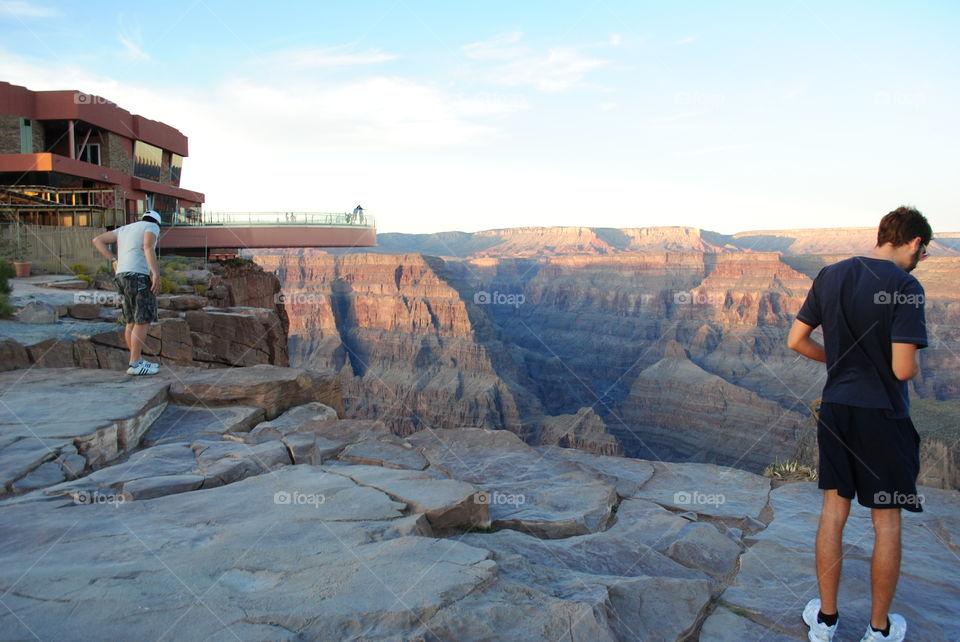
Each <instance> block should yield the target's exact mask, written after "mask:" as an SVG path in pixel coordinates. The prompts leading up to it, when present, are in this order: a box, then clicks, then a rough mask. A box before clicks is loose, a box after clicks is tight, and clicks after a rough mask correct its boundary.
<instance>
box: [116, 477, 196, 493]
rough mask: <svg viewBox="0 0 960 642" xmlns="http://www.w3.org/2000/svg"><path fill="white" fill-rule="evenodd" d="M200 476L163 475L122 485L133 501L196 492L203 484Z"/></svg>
mask: <svg viewBox="0 0 960 642" xmlns="http://www.w3.org/2000/svg"><path fill="white" fill-rule="evenodd" d="M203 479H204V478H203V476H201V475H164V476H161V477H141V478H140V479H134V480H132V481H129V482H127V483H125V484H124V485H123V490H124V492H126V493H129V494H130V496H131V497H132V498H133V499H150V498H151V497H161V496H163V495H173V494H176V493H185V492H187V491H191V490H196V489H198V488H200V486H201V485H202V484H203Z"/></svg>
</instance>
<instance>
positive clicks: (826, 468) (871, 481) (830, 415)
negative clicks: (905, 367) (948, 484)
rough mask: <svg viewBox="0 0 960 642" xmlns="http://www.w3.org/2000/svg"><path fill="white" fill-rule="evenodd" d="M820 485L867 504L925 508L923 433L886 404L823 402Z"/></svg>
mask: <svg viewBox="0 0 960 642" xmlns="http://www.w3.org/2000/svg"><path fill="white" fill-rule="evenodd" d="M817 441H818V446H819V450H820V466H819V470H818V476H819V479H820V481H819V484H818V486H819V487H820V488H822V489H824V490H831V489H836V490H837V493H838V494H839V495H840V496H841V497H846V498H847V499H853V498H854V497H856V498H857V501H858V502H860V504H862V505H863V506H866V507H868V508H904V509H906V510H909V511H913V512H915V513H919V512H922V511H923V495H919V494H917V475H919V474H920V435H919V434H918V433H917V430H916V428H914V426H913V422H912V421H910V418H909V417H904V418H899V419H898V418H894V417H890V411H889V410H884V409H882V408H859V407H857V406H848V405H845V404H841V403H829V402H824V403H823V404H821V406H820V421H819V422H818V423H817Z"/></svg>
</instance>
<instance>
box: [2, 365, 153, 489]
mask: <svg viewBox="0 0 960 642" xmlns="http://www.w3.org/2000/svg"><path fill="white" fill-rule="evenodd" d="M167 385H168V384H167V383H166V382H164V381H158V380H142V379H139V380H133V379H131V378H130V377H128V376H127V375H126V374H124V373H115V372H110V371H105V370H83V369H79V368H61V369H45V368H33V369H31V370H29V371H28V372H24V373H21V372H17V371H14V372H9V373H4V374H0V388H5V389H6V393H5V394H4V397H3V404H0V435H2V436H4V437H13V438H17V439H18V441H16V442H14V443H13V444H11V445H9V446H7V447H6V448H4V449H3V450H2V451H0V472H2V474H3V476H4V477H5V478H7V479H11V478H15V477H17V476H19V475H20V474H22V473H23V472H26V471H28V470H31V469H32V468H33V467H34V465H35V464H36V461H37V460H36V455H37V453H38V452H40V451H42V450H45V448H33V449H28V450H26V451H23V446H22V445H21V446H18V444H19V443H20V442H23V443H24V444H26V443H39V442H40V440H38V439H36V438H37V437H40V438H41V439H47V440H52V441H53V442H54V443H69V442H71V441H72V442H73V444H75V445H76V446H77V449H78V451H79V454H80V455H81V456H83V457H84V458H85V459H86V461H87V463H88V464H89V465H91V466H102V465H104V464H106V463H107V462H109V461H111V460H113V459H115V458H116V457H117V456H119V455H120V454H122V453H124V452H127V451H130V450H133V449H134V448H136V447H137V446H138V444H139V443H140V439H141V437H142V436H143V434H144V433H145V432H146V431H147V429H148V428H149V427H150V425H151V424H152V423H153V422H154V420H155V419H156V418H157V417H158V416H159V415H160V413H161V412H163V409H164V407H165V406H166V397H167ZM64 408H66V409H68V410H69V412H67V413H65V412H64ZM29 440H34V442H30V441H29ZM11 449H14V450H13V451H11ZM8 451H10V452H9V453H8ZM19 451H22V454H16V453H17V452H19ZM54 456H55V454H54ZM50 458H52V457H50Z"/></svg>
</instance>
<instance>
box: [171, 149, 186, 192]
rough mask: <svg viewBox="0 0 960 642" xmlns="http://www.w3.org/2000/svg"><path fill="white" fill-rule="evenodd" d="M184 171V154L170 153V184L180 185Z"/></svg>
mask: <svg viewBox="0 0 960 642" xmlns="http://www.w3.org/2000/svg"><path fill="white" fill-rule="evenodd" d="M181 171H183V156H181V155H180V154H170V184H171V185H176V186H177V187H180V172H181Z"/></svg>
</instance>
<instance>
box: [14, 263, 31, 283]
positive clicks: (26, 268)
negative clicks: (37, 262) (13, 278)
mask: <svg viewBox="0 0 960 642" xmlns="http://www.w3.org/2000/svg"><path fill="white" fill-rule="evenodd" d="M13 270H14V272H15V273H16V275H17V278H19V279H22V278H23V277H25V276H30V261H14V262H13Z"/></svg>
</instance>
